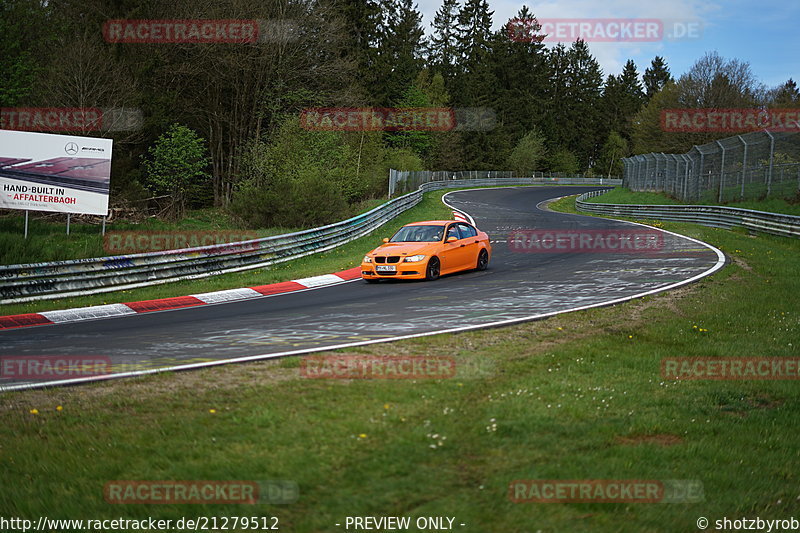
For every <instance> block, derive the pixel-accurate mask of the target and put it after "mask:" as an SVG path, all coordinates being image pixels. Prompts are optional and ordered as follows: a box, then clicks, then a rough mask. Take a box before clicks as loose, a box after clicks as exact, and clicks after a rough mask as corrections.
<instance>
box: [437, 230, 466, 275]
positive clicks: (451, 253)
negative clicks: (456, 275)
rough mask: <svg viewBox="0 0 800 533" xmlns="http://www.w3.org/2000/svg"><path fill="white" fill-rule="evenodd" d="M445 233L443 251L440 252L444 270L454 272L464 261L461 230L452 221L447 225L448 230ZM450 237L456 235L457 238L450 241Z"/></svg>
mask: <svg viewBox="0 0 800 533" xmlns="http://www.w3.org/2000/svg"><path fill="white" fill-rule="evenodd" d="M444 235H445V237H444V243H443V244H442V253H441V254H440V258H441V261H442V272H452V271H454V270H458V269H459V268H460V265H461V264H462V263H463V261H464V259H463V257H462V253H461V244H462V242H461V232H460V231H459V229H458V225H457V224H456V223H452V224H449V225H448V226H447V231H445V234H444ZM450 237H455V238H456V240H455V241H453V242H448V241H449V239H450Z"/></svg>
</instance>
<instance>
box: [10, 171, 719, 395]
mask: <svg viewBox="0 0 800 533" xmlns="http://www.w3.org/2000/svg"><path fill="white" fill-rule="evenodd" d="M598 188H599V187H509V188H498V189H479V190H471V191H456V192H452V193H449V194H448V195H447V196H446V197H445V199H446V201H447V203H448V204H450V205H451V206H453V207H455V208H457V209H459V210H462V211H464V212H466V213H468V214H470V215H471V216H472V217H473V218H474V220H475V222H476V224H477V226H478V227H479V228H480V229H482V230H484V231H486V232H488V233H489V235H490V237H491V239H492V246H493V250H494V253H493V257H492V261H491V264H490V265H489V269H488V270H486V271H484V272H476V271H471V272H466V273H462V274H456V275H451V276H446V277H443V278H440V279H439V280H437V281H434V282H414V281H406V282H403V281H383V282H381V283H377V284H367V283H365V282H363V281H361V280H356V281H352V282H348V283H343V284H340V285H335V286H331V287H325V288H320V289H314V290H308V291H301V292H296V293H290V294H286V295H276V296H271V297H264V298H256V299H252V300H247V301H240V302H233V303H227V304H218V305H207V306H200V307H197V308H187V309H180V310H174V311H163V312H153V313H143V314H134V315H130V316H125V317H119V318H110V319H102V320H93V321H86V322H80V323H72V324H64V325H53V326H45V327H35V328H21V329H17V330H6V331H2V332H0V341H2V342H0V362H1V360H2V359H3V358H9V357H19V356H34V355H36V356H46V355H52V356H67V355H69V356H99V357H110V358H111V362H112V369H113V371H114V372H115V373H127V372H133V373H136V372H141V371H147V370H152V369H163V368H167V367H181V366H185V365H199V366H205V365H207V364H218V363H219V362H221V361H226V362H229V361H232V360H247V359H249V358H252V359H259V358H261V359H265V358H269V357H276V356H278V355H287V354H290V353H307V352H309V351H314V350H319V349H322V348H326V347H333V346H342V345H345V346H346V345H352V344H358V343H368V342H376V341H378V342H379V341H385V340H387V339H392V338H397V337H404V336H416V335H420V334H432V333H436V332H443V331H447V330H457V329H467V328H477V327H484V326H486V325H489V324H496V323H498V322H514V321H521V320H526V319H531V318H534V317H539V316H542V315H548V314H554V313H557V312H563V311H566V310H570V309H575V308H581V307H586V306H597V305H604V304H608V303H610V302H613V301H618V300H624V299H627V298H631V297H634V296H637V295H643V294H645V293H650V292H657V291H659V290H664V289H666V288H670V287H673V286H676V285H679V284H682V283H685V282H687V281H689V280H694V279H697V278H699V277H702V276H703V275H706V274H707V273H710V272H713V271H715V270H717V269H719V268H721V267H722V266H723V264H724V256H722V254H721V252H718V251H717V250H716V249H714V248H711V247H710V246H708V245H705V244H703V243H700V242H698V241H694V240H691V239H688V238H685V237H681V236H677V235H674V234H671V233H667V232H664V234H663V235H664V238H663V243H661V244H662V245H661V246H659V249H658V250H628V251H626V252H624V253H620V252H616V253H608V252H603V253H597V252H592V253H586V252H570V251H563V250H554V249H550V250H547V251H546V253H530V252H527V251H523V252H521V251H519V250H515V249H512V248H511V247H510V244H509V242H508V241H509V233H510V232H512V231H513V230H525V229H535V230H537V231H541V232H543V231H544V230H555V229H558V230H637V231H641V230H645V229H647V228H645V227H643V226H639V225H634V224H630V223H626V222H617V221H613V220H606V219H600V218H594V217H588V216H580V215H567V214H562V213H555V212H551V211H547V210H543V209H540V208H537V205H538V204H539V203H540V202H542V201H544V200H547V199H551V198H557V197H560V196H565V195H569V194H577V193H580V192H585V191H589V190H594V189H598ZM651 231H652V230H651ZM387 236H388V235H387ZM378 244H380V240H379V239H376V242H375V246H377V245H378ZM367 251H368V250H367V249H365V250H363V252H364V253H366V252H367ZM361 257H362V255H359V256H358V257H354V258H353V264H354V265H355V264H356V263H357V262H358V261H360V260H361ZM25 383H26V382H24V381H14V380H13V379H0V387H8V386H14V387H16V386H19V385H24V384H25ZM30 383H34V382H30ZM35 383H37V384H43V382H35Z"/></svg>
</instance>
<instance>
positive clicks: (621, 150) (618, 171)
mask: <svg viewBox="0 0 800 533" xmlns="http://www.w3.org/2000/svg"><path fill="white" fill-rule="evenodd" d="M627 155H628V142H627V141H626V140H625V139H624V138H623V137H622V136H621V135H620V134H619V133H617V132H616V131H612V132H611V133H609V134H608V139H606V142H605V144H604V145H603V149H602V150H601V151H600V159H598V161H597V168H595V171H596V172H597V173H598V174H600V175H601V176H622V170H623V164H622V159H621V158H622V157H626V156H627Z"/></svg>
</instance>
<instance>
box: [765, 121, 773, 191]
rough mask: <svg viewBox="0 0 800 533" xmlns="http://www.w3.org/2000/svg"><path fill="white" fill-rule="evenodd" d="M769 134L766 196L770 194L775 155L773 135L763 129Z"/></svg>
mask: <svg viewBox="0 0 800 533" xmlns="http://www.w3.org/2000/svg"><path fill="white" fill-rule="evenodd" d="M764 131H765V132H766V133H767V135H769V171H767V197H769V195H770V194H772V161H773V157H774V155H775V137H773V136H772V134H771V133H770V132H769V130H766V129H765V130H764Z"/></svg>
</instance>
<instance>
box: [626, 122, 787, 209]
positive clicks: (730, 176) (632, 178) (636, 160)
mask: <svg viewBox="0 0 800 533" xmlns="http://www.w3.org/2000/svg"><path fill="white" fill-rule="evenodd" d="M622 161H623V163H624V164H625V170H624V172H623V186H625V187H627V188H629V189H631V190H632V191H653V192H665V193H667V194H669V195H671V196H673V197H675V198H677V199H679V200H681V201H683V202H699V203H725V202H734V201H739V200H745V199H747V200H754V199H755V200H757V199H763V198H767V197H775V198H791V197H795V196H797V195H798V191H799V190H800V135H798V134H797V133H796V132H788V133H787V132H774V131H773V132H771V131H767V130H763V131H755V132H751V133H745V134H742V135H735V136H733V137H727V138H725V139H719V140H717V141H714V142H710V143H708V144H703V145H699V146H694V147H692V149H691V150H689V151H688V152H687V153H685V154H663V153H658V154H657V153H649V154H644V155H636V156H632V157H626V158H623V160H622Z"/></svg>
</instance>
